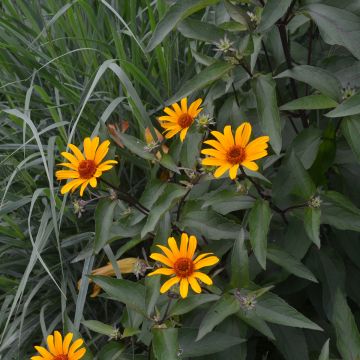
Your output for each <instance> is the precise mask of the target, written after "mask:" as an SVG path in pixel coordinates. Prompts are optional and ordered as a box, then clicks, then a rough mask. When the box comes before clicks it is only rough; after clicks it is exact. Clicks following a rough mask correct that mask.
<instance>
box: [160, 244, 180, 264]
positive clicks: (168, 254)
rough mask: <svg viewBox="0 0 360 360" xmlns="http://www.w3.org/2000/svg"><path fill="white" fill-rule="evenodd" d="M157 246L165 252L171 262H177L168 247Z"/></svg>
mask: <svg viewBox="0 0 360 360" xmlns="http://www.w3.org/2000/svg"><path fill="white" fill-rule="evenodd" d="M156 246H157V247H158V248H159V249H161V250H162V251H163V252H164V254H165V255H166V257H167V258H168V259H169V260H170V261H172V262H175V261H176V258H175V256H174V254H173V253H172V252H171V250H170V249H168V248H167V247H166V246H164V245H156Z"/></svg>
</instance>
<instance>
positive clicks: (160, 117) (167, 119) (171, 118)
mask: <svg viewBox="0 0 360 360" xmlns="http://www.w3.org/2000/svg"><path fill="white" fill-rule="evenodd" d="M176 119H177V117H176V118H175V117H174V116H170V115H164V116H159V117H158V120H160V121H169V122H174V121H176ZM151 141H154V139H152V140H151Z"/></svg>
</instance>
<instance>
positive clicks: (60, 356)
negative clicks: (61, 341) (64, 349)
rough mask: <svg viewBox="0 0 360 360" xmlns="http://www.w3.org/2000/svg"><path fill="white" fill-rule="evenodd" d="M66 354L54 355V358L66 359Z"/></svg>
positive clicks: (56, 359)
mask: <svg viewBox="0 0 360 360" xmlns="http://www.w3.org/2000/svg"><path fill="white" fill-rule="evenodd" d="M68 359H69V358H68V356H67V355H56V356H55V357H54V360H68Z"/></svg>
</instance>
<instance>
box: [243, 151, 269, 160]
mask: <svg viewBox="0 0 360 360" xmlns="http://www.w3.org/2000/svg"><path fill="white" fill-rule="evenodd" d="M267 154H268V152H267V151H266V150H263V151H259V152H253V153H250V154H249V155H246V161H253V160H258V159H261V158H263V157H265V156H266V155H267Z"/></svg>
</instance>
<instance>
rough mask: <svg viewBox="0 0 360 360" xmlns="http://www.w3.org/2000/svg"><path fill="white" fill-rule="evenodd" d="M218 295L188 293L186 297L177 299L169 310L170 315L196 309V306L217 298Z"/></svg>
mask: <svg viewBox="0 0 360 360" xmlns="http://www.w3.org/2000/svg"><path fill="white" fill-rule="evenodd" d="M219 298H220V297H219V295H215V294H198V295H189V296H188V297H187V298H186V299H182V300H181V301H178V302H177V303H176V304H175V306H173V307H172V309H171V310H170V315H171V316H175V315H183V314H187V313H188V312H190V311H192V310H194V309H196V308H197V307H198V306H201V305H203V304H206V303H209V302H213V301H216V300H219Z"/></svg>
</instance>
